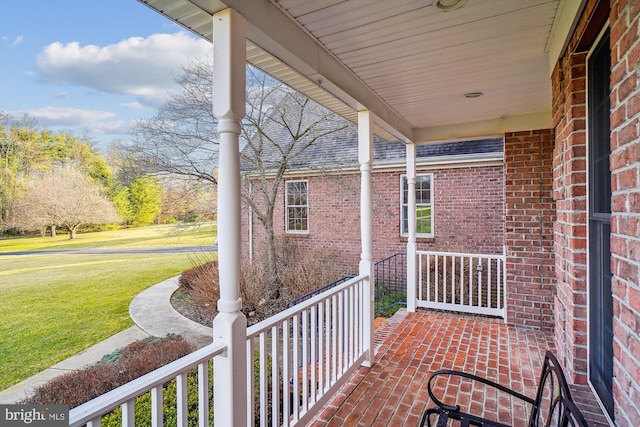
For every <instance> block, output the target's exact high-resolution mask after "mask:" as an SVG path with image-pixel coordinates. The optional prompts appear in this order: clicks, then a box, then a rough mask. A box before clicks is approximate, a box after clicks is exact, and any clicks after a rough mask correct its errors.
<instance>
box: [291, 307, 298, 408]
mask: <svg viewBox="0 0 640 427" xmlns="http://www.w3.org/2000/svg"><path fill="white" fill-rule="evenodd" d="M292 346H293V363H292V369H293V372H292V373H291V378H292V379H293V403H292V405H293V419H294V420H297V419H298V418H299V417H300V319H299V318H298V315H297V314H296V315H294V316H293V339H292Z"/></svg>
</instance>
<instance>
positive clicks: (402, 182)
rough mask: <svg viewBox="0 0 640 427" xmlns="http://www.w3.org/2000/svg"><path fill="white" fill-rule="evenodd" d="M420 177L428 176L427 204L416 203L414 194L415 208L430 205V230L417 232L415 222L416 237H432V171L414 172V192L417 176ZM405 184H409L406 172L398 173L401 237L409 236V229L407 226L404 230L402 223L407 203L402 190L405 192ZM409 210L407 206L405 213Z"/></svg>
mask: <svg viewBox="0 0 640 427" xmlns="http://www.w3.org/2000/svg"><path fill="white" fill-rule="evenodd" d="M421 177H429V204H425V203H418V197H417V194H416V210H417V209H418V208H419V207H421V206H430V207H431V232H430V233H418V231H417V230H418V228H417V224H416V237H419V238H431V237H433V230H434V222H435V221H434V214H433V173H418V174H416V193H417V191H418V188H417V182H418V180H419V178H421ZM405 184H406V187H408V186H409V184H408V182H407V175H406V174H402V175H400V236H402V237H409V231H408V227H407V230H406V231H405V229H404V223H405V217H404V216H405V214H404V212H405V211H404V207H405V206H406V205H407V204H406V203H404V192H405ZM408 212H409V207H408V206H407V213H408ZM417 219H418V215H417V213H416V221H417Z"/></svg>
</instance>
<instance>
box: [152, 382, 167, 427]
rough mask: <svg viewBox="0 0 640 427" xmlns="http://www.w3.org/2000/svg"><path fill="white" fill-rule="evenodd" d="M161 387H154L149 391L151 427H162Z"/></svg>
mask: <svg viewBox="0 0 640 427" xmlns="http://www.w3.org/2000/svg"><path fill="white" fill-rule="evenodd" d="M162 409H163V402H162V386H161V385H159V386H156V387H154V388H152V389H151V425H152V426H154V427H162V424H163V422H164V420H163V417H162Z"/></svg>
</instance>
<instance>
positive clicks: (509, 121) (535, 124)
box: [414, 111, 553, 144]
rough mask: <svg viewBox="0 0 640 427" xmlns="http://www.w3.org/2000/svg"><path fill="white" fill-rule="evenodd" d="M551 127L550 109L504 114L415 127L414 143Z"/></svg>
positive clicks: (499, 134) (496, 134)
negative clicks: (486, 118)
mask: <svg viewBox="0 0 640 427" xmlns="http://www.w3.org/2000/svg"><path fill="white" fill-rule="evenodd" d="M551 128H553V118H552V117H551V111H542V112H539V113H532V114H522V115H517V116H505V117H501V118H497V119H493V120H484V121H480V122H467V123H457V124H453V125H446V126H433V127H428V128H421V129H416V130H415V132H414V136H415V138H416V139H415V142H416V144H424V143H433V142H441V141H451V140H463V139H476V138H482V137H493V136H503V135H504V134H505V133H506V132H519V131H528V130H536V129H551Z"/></svg>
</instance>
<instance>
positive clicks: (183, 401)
mask: <svg viewBox="0 0 640 427" xmlns="http://www.w3.org/2000/svg"><path fill="white" fill-rule="evenodd" d="M224 351H225V346H223V345H220V344H215V343H214V344H209V345H207V346H206V347H203V348H201V349H200V350H197V351H195V352H193V353H191V354H188V355H186V356H184V357H182V358H180V359H178V360H176V361H174V362H171V363H169V364H167V365H165V366H163V367H161V368H159V369H156V370H155V371H152V372H149V373H148V374H146V375H143V376H142V377H140V378H137V379H135V380H133V381H131V382H129V383H127V384H124V385H122V386H120V387H118V388H116V389H114V390H111V391H110V392H108V393H105V394H103V395H102V396H99V397H97V398H95V399H93V400H90V401H89V402H87V403H85V404H83V405H80V406H78V407H76V408H73V409H72V410H71V411H70V412H69V426H71V427H74V426H82V425H85V424H86V425H87V426H90V427H95V426H100V422H101V419H102V416H103V415H105V414H107V413H109V412H111V411H112V410H114V409H116V408H117V407H119V406H120V407H121V408H122V425H123V426H125V427H133V426H135V425H136V423H135V418H134V415H135V399H136V398H137V397H139V396H142V395H143V394H145V393H148V392H150V393H151V408H150V411H151V423H152V425H153V426H162V422H163V409H164V405H163V397H162V395H163V389H164V385H165V384H166V383H167V382H169V381H171V380H174V379H175V380H176V414H177V424H178V425H179V426H186V425H187V414H188V408H187V374H188V373H189V371H191V370H192V369H194V368H196V367H197V368H198V369H197V375H198V412H199V413H198V418H199V420H200V424H199V425H200V426H206V425H209V421H208V420H209V408H210V393H209V391H210V390H209V374H210V372H209V371H210V364H209V361H210V360H212V359H213V358H214V357H215V356H217V355H219V354H222V353H224Z"/></svg>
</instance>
